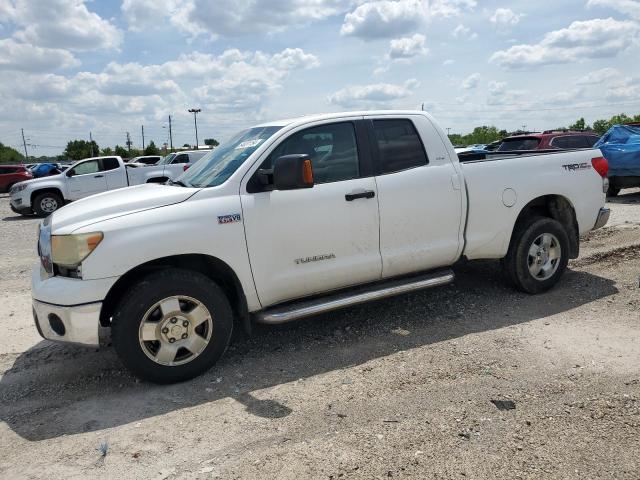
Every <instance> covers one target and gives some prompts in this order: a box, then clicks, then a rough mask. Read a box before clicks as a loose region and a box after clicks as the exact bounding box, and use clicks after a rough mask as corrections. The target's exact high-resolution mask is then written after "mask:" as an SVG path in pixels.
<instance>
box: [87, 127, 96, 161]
mask: <svg viewBox="0 0 640 480" xmlns="http://www.w3.org/2000/svg"><path fill="white" fill-rule="evenodd" d="M89 145H91V156H92V157H95V156H96V154H95V152H94V151H93V137H92V136H91V132H89Z"/></svg>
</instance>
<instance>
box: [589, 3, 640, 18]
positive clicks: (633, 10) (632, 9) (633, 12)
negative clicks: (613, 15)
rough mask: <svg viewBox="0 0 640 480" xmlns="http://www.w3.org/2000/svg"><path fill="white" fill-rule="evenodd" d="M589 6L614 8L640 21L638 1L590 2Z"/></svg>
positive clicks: (639, 4)
mask: <svg viewBox="0 0 640 480" xmlns="http://www.w3.org/2000/svg"><path fill="white" fill-rule="evenodd" d="M587 6H588V7H605V8H612V9H614V10H617V11H618V12H620V13H623V14H625V15H629V16H630V17H631V18H633V19H635V20H640V2H639V1H638V0H589V1H588V2H587Z"/></svg>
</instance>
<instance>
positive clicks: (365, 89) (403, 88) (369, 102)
mask: <svg viewBox="0 0 640 480" xmlns="http://www.w3.org/2000/svg"><path fill="white" fill-rule="evenodd" d="M418 86H419V82H418V81H417V80H415V79H411V80H408V81H407V82H405V83H404V84H403V85H398V84H393V83H375V84H370V85H354V86H350V87H347V88H343V89H342V90H338V91H337V92H335V93H333V94H331V95H329V97H328V98H327V100H328V101H329V103H331V104H334V105H340V106H342V107H345V108H354V107H371V106H376V107H378V106H386V105H389V104H390V103H391V102H393V101H395V100H400V99H403V98H406V97H409V96H411V95H413V91H414V89H415V88H417V87H418Z"/></svg>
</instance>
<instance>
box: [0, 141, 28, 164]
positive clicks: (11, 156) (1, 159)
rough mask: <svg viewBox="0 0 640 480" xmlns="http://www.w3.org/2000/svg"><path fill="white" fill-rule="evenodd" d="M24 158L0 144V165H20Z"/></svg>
mask: <svg viewBox="0 0 640 480" xmlns="http://www.w3.org/2000/svg"><path fill="white" fill-rule="evenodd" d="M22 162H24V156H23V155H22V154H21V153H20V152H18V151H17V150H15V149H13V148H11V147H7V146H6V145H3V144H2V143H0V163H22Z"/></svg>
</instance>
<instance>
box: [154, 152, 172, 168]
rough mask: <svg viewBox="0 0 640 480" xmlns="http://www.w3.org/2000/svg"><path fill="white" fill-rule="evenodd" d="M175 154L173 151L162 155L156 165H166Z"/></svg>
mask: <svg viewBox="0 0 640 480" xmlns="http://www.w3.org/2000/svg"><path fill="white" fill-rule="evenodd" d="M175 156H176V154H175V153H170V154H169V155H167V156H165V157H162V158H161V159H160V160H159V161H158V162H157V163H156V165H168V164H169V163H171V160H173V158H174V157H175Z"/></svg>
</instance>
